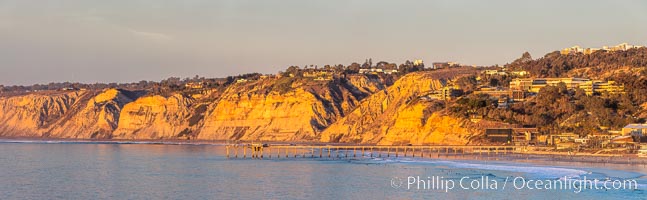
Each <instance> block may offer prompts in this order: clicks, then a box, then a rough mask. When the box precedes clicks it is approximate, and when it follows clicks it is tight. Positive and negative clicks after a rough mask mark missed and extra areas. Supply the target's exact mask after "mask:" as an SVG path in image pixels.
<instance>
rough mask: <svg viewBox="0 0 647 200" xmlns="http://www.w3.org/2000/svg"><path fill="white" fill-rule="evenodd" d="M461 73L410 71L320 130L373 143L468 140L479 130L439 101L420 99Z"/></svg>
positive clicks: (332, 137)
mask: <svg viewBox="0 0 647 200" xmlns="http://www.w3.org/2000/svg"><path fill="white" fill-rule="evenodd" d="M456 76H460V74H452V73H446V72H444V71H434V72H418V73H412V74H408V75H406V76H404V77H402V78H400V79H399V80H398V81H396V82H395V84H393V86H391V87H389V88H388V89H386V90H383V91H380V92H377V93H376V94H373V95H372V96H370V97H369V98H367V99H365V100H364V101H362V103H361V104H360V105H359V106H358V108H356V109H355V110H354V111H353V112H352V113H350V114H349V115H348V116H346V117H344V118H342V119H340V120H338V122H337V123H335V124H333V125H331V126H330V127H328V128H327V129H326V130H325V131H323V133H322V134H321V137H320V141H321V142H352V143H372V144H383V145H390V144H415V145H418V144H466V143H468V142H469V137H470V136H472V135H473V133H476V131H474V130H470V129H469V128H467V127H468V126H467V125H466V124H467V123H470V122H468V121H466V120H464V119H457V118H453V117H449V116H445V115H443V114H442V112H441V111H440V108H438V107H439V105H438V102H435V101H425V100H421V99H420V97H422V96H425V95H426V94H429V93H430V92H431V91H434V90H440V89H441V88H442V87H444V86H445V85H446V84H447V80H448V79H450V78H455V77H456Z"/></svg>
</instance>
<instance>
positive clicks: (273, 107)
mask: <svg viewBox="0 0 647 200" xmlns="http://www.w3.org/2000/svg"><path fill="white" fill-rule="evenodd" d="M351 80H353V81H348V82H338V81H331V82H324V81H303V80H298V79H295V78H287V77H286V78H281V79H279V80H261V81H257V82H252V83H239V84H236V85H234V86H231V87H229V88H228V89H227V91H225V92H224V94H223V95H222V96H221V97H220V99H219V100H218V101H217V102H215V103H214V104H212V105H211V107H210V109H209V111H208V114H207V115H206V118H205V120H204V127H203V128H202V130H201V131H200V134H199V135H198V139H208V140H270V141H313V140H317V139H318V136H319V133H320V132H321V131H322V130H323V129H325V128H326V127H328V126H329V125H330V124H332V123H333V122H334V121H336V119H338V118H340V117H342V116H344V115H345V114H346V113H347V112H349V111H350V110H352V109H353V108H355V105H356V104H357V103H358V102H359V100H361V98H364V97H365V96H368V94H369V92H370V90H376V88H379V87H383V86H381V85H379V83H377V82H372V81H369V80H368V79H354V78H351ZM353 82H355V83H356V84H360V83H361V84H362V86H361V87H356V86H354V85H353Z"/></svg>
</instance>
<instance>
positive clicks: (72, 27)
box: [0, 0, 647, 86]
mask: <svg viewBox="0 0 647 200" xmlns="http://www.w3.org/2000/svg"><path fill="white" fill-rule="evenodd" d="M646 11H647V1H637V0H636V1H632V0H626V1H597V0H593V1H591V0H587V1H584V0H573V1H561V0H560V1H557V0H548V1H545V0H541V1H539V0H536V1H518V0H489V1H480V0H473V1H465V0H448V1H436V0H428V1H415V0H398V1H395V0H325V1H324V0H321V1H314V0H312V1H311V0H280V1H279V0H254V1H249V0H110V1H106V0H48V1H42V0H0V85H5V86H8V85H30V84H35V83H50V82H65V81H69V82H82V83H96V82H102V83H110V82H120V83H123V82H137V81H140V80H152V81H159V80H162V79H165V78H168V77H193V76H195V75H199V76H204V77H226V76H229V75H238V74H243V73H249V72H260V73H276V72H278V71H280V70H283V69H285V68H287V67H288V66H291V65H298V66H304V65H318V66H323V65H326V64H331V65H332V64H344V65H348V64H350V63H353V62H358V63H362V62H364V60H365V59H367V58H372V60H373V63H376V62H378V61H388V62H395V63H403V62H405V61H406V60H414V59H422V60H424V61H425V63H431V62H443V61H456V62H460V63H463V64H469V65H494V64H505V63H507V62H512V61H513V60H514V59H516V58H518V57H520V56H521V54H522V53H523V52H525V51H528V52H530V53H531V55H532V56H533V58H537V57H541V56H543V55H545V54H546V53H549V52H551V51H554V50H559V49H561V48H566V47H570V46H574V45H580V46H582V47H601V46H603V45H616V44H619V43H623V42H627V43H630V44H635V45H643V46H645V45H647V25H646V24H647V12H646Z"/></svg>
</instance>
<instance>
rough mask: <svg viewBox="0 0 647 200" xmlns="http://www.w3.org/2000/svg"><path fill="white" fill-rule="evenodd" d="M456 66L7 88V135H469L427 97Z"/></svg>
mask: <svg viewBox="0 0 647 200" xmlns="http://www.w3.org/2000/svg"><path fill="white" fill-rule="evenodd" d="M455 76H456V74H446V73H443V72H442V71H440V72H421V73H413V74H409V75H406V76H404V77H402V78H400V79H399V80H398V81H396V82H395V83H394V84H393V85H392V86H390V87H387V85H390V84H388V83H389V82H390V80H384V79H382V78H381V77H379V76H367V75H349V76H347V77H345V78H339V79H334V80H323V81H322V80H312V79H306V78H294V77H283V78H264V79H259V80H254V81H249V82H240V83H233V84H231V85H228V86H227V87H222V88H220V89H213V90H209V92H203V93H200V94H195V93H192V94H191V93H188V92H186V91H176V92H172V93H170V94H168V95H164V96H162V95H155V94H146V92H131V91H127V90H119V89H107V90H103V91H91V90H88V91H50V92H38V93H32V94H27V95H18V96H4V97H0V123H2V124H0V137H47V138H79V139H136V140H141V139H198V140H247V141H312V142H316V141H320V142H357V143H378V144H405V143H411V144H428V143H443V144H464V143H467V141H468V139H467V138H468V137H469V136H470V133H471V131H470V129H469V128H466V127H467V126H466V123H468V122H466V121H465V120H461V119H456V118H452V117H449V116H446V115H444V114H443V112H442V111H441V109H439V108H438V102H434V101H421V100H419V97H420V96H422V95H425V93H428V92H430V91H432V90H437V89H439V88H441V87H443V86H444V85H446V83H447V80H448V79H450V78H452V77H455Z"/></svg>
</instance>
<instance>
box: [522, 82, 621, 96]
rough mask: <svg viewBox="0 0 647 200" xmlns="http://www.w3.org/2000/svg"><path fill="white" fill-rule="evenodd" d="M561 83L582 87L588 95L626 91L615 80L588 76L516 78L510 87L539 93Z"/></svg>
mask: <svg viewBox="0 0 647 200" xmlns="http://www.w3.org/2000/svg"><path fill="white" fill-rule="evenodd" d="M560 83H564V84H565V85H566V88H567V89H578V88H579V89H582V90H584V91H585V92H586V94H587V95H594V94H600V93H610V94H618V93H623V92H624V86H623V85H618V84H617V83H616V82H615V81H601V80H590V79H586V78H515V79H512V81H510V89H512V90H521V91H527V92H532V93H538V92H539V90H541V88H544V87H546V86H558V85H559V84H560Z"/></svg>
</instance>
